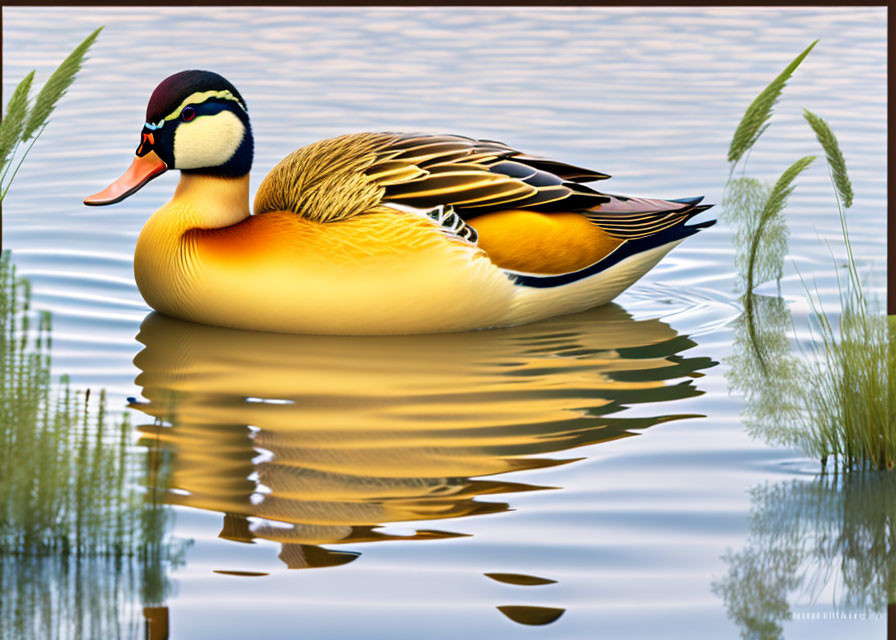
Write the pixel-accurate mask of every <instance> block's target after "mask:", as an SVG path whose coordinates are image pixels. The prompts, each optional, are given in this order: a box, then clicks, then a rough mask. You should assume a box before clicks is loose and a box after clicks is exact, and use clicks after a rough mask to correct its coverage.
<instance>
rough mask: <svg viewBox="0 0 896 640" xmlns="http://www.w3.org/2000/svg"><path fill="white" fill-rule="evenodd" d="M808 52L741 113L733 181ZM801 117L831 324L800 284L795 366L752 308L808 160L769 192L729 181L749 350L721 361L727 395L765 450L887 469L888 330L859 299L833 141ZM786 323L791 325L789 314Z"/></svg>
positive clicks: (893, 442)
mask: <svg viewBox="0 0 896 640" xmlns="http://www.w3.org/2000/svg"><path fill="white" fill-rule="evenodd" d="M816 42H817V41H816ZM814 46H815V43H812V45H810V46H809V47H808V48H807V49H806V50H805V51H803V52H802V53H801V54H800V55H799V56H797V58H796V59H795V60H794V61H793V62H791V64H790V65H788V67H787V68H786V69H785V70H784V72H782V74H781V75H779V76H778V77H777V78H776V79H775V80H774V81H773V82H772V83H771V84H770V85H769V86H768V87H767V88H766V89H765V90H764V91H763V92H762V93H761V94H760V96H759V97H757V99H756V100H755V101H754V102H753V104H751V105H750V107H749V108H748V109H747V112H746V113H745V115H744V118H743V120H742V121H741V124H740V125H739V126H738V129H737V131H736V133H735V136H734V139H733V140H732V143H731V149H732V150H733V151H732V152H731V153H729V161H730V162H731V171H732V173H733V171H734V167H735V166H736V164H737V163H738V161H739V160H740V158H741V157H742V156H743V155H744V153H746V152H748V151H749V150H750V149H751V148H752V146H753V144H754V143H755V142H756V140H757V139H758V138H759V135H761V133H762V131H764V130H765V127H767V126H768V124H767V123H768V120H769V119H770V117H771V107H772V105H773V104H774V102H775V100H777V98H778V96H779V95H780V93H781V89H782V88H783V86H784V84H783V83H784V81H785V80H786V79H787V78H789V77H790V75H791V74H792V73H793V71H795V70H796V67H797V66H798V65H799V63H800V62H802V60H803V59H804V58H805V57H806V55H807V54H808V53H809V51H811V49H812V47H814ZM760 98H761V99H760ZM804 117H805V119H806V121H807V122H808V124H809V126H810V127H811V129H812V130H813V131H814V132H815V135H816V138H817V140H818V142H819V144H820V145H821V147H822V149H823V151H824V152H825V158H826V161H827V166H828V170H829V174H830V178H831V183H832V185H833V188H834V195H835V201H836V204H837V209H838V212H839V215H840V223H841V229H842V233H843V244H844V247H845V250H846V256H847V260H846V277H845V278H843V279H840V278H839V277H838V285H839V297H840V309H841V311H840V315H839V322H837V323H835V319H834V318H832V317H831V316H830V315H828V314H827V313H826V311H825V310H824V307H823V305H822V302H821V299H820V296H819V295H818V294H817V293H813V292H811V291H810V290H809V288H808V286H807V287H806V292H807V296H808V299H809V303H810V307H811V310H812V314H811V318H810V323H811V326H810V329H811V330H812V341H811V343H810V344H809V345H801V347H802V351H803V354H802V355H803V357H802V358H799V359H797V358H795V357H794V356H793V354H791V353H790V350H789V349H788V348H786V346H785V347H782V345H781V344H779V343H780V342H781V340H782V339H783V340H784V341H785V342H784V344H785V345H786V344H787V339H786V336H785V334H784V332H783V329H781V328H780V327H779V328H777V329H773V330H768V328H767V327H763V323H767V322H768V321H769V318H768V317H765V318H763V316H762V314H761V313H759V312H757V308H756V305H757V303H758V302H760V301H762V300H763V299H764V298H765V297H764V296H757V295H756V294H754V293H753V289H754V288H755V286H756V285H757V284H759V283H761V282H764V281H768V280H771V279H780V277H781V275H782V273H783V263H784V257H785V255H786V253H787V236H788V234H789V230H788V227H787V222H786V220H785V218H784V209H785V207H786V203H787V199H788V197H789V196H790V194H791V193H792V191H793V189H794V184H793V183H794V180H795V179H796V178H797V177H798V176H799V174H800V173H801V172H802V171H803V170H805V169H806V168H807V167H808V166H809V164H811V162H812V160H813V159H814V157H813V156H807V157H805V158H801V159H800V160H797V161H796V162H795V163H794V164H793V165H791V166H790V167H789V168H788V169H787V170H786V171H784V173H783V174H782V175H781V177H780V178H779V179H778V181H777V182H776V184H775V185H774V186H770V185H765V184H763V183H761V182H760V181H758V180H755V179H753V178H749V177H738V178H730V179H729V181H728V183H727V184H726V188H725V196H724V198H723V205H724V208H725V211H724V214H723V215H724V216H725V217H726V218H727V219H728V220H729V221H730V222H731V223H732V225H733V227H734V229H735V232H734V240H735V246H736V248H737V252H736V256H735V265H736V266H737V268H738V271H739V273H740V283H739V284H740V285H741V286H743V287H744V295H743V298H742V300H743V304H744V316H743V319H742V320H743V328H742V329H743V332H742V334H741V335H742V337H743V336H746V338H747V340H746V342H747V344H748V345H749V353H748V354H746V355H744V354H745V351H744V350H743V349H741V350H740V352H739V354H738V353H736V354H735V355H734V356H733V357H732V358H731V359H730V360H729V362H730V363H731V364H732V365H733V370H732V373H731V375H730V379H731V382H732V386H733V387H739V388H741V389H744V390H745V392H746V393H747V395H748V398H747V405H748V408H750V410H751V411H752V412H753V413H756V414H757V415H759V416H760V417H759V419H758V420H755V421H754V427H755V425H756V424H759V425H760V427H759V428H753V429H752V431H753V432H754V433H755V432H760V433H763V434H764V435H766V437H767V438H768V439H769V440H770V441H773V442H780V443H784V444H796V445H799V446H801V447H802V448H803V449H804V450H805V452H806V453H807V454H808V455H810V456H812V457H816V458H818V459H820V460H821V462H822V465H826V463H827V461H828V459H830V458H833V459H834V460H835V461H836V466H837V467H839V468H843V469H849V468H860V467H870V468H878V469H892V468H893V467H894V461H896V424H894V420H896V393H894V385H896V374H893V373H892V372H894V371H896V360H894V358H896V332H894V331H893V330H891V329H890V328H888V323H887V318H886V316H885V315H884V314H883V313H882V311H881V310H880V308H879V304H878V303H877V301H872V300H869V299H868V298H867V296H866V295H865V293H864V287H863V281H862V278H861V274H860V273H859V270H858V267H857V265H856V261H855V258H854V256H853V252H852V247H851V244H850V240H849V231H848V226H847V220H846V215H845V213H844V211H845V209H847V208H849V207H850V206H851V205H852V201H853V197H854V194H853V189H852V184H851V182H850V180H849V175H848V172H847V170H846V162H845V160H844V157H843V154H842V152H841V150H840V146H839V144H838V142H837V138H836V136H835V135H834V133H833V131H832V130H831V128H830V126H829V125H828V124H827V122H825V121H824V119H823V118H821V117H819V116H817V115H816V114H814V113H812V112H810V111H808V110H805V112H804ZM757 122H758V123H759V124H758V125H757ZM744 132H746V133H744ZM734 151H736V153H734ZM778 315H780V313H779V314H778ZM786 315H787V318H788V320H789V312H788V313H787V314H786ZM892 326H893V320H892V319H891V320H890V327H892ZM738 369H739V370H738ZM748 380H749V382H748ZM748 428H750V423H748Z"/></svg>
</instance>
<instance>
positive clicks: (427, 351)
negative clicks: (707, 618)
mask: <svg viewBox="0 0 896 640" xmlns="http://www.w3.org/2000/svg"><path fill="white" fill-rule="evenodd" d="M138 340H139V341H140V342H142V343H143V344H144V345H145V348H144V350H143V351H142V352H141V353H140V354H138V356H137V357H136V358H135V364H136V365H137V366H138V367H139V368H140V369H141V371H142V373H141V374H140V375H139V376H138V378H137V384H139V385H141V386H142V388H143V396H144V397H145V398H146V399H147V400H148V402H146V403H141V404H139V405H137V406H138V407H139V409H140V410H142V411H144V412H145V413H147V414H148V415H150V416H152V417H153V418H154V423H153V424H151V425H145V426H142V427H140V429H141V431H142V432H143V433H144V434H145V435H146V437H147V438H150V437H151V438H152V439H153V442H156V443H158V444H159V446H160V447H162V448H163V449H164V450H166V451H167V452H169V453H170V455H171V459H172V468H171V476H170V478H171V482H170V489H172V490H173V491H169V492H168V493H167V494H166V497H165V500H166V501H167V502H169V503H174V504H184V505H188V506H192V507H198V508H202V509H210V510H214V511H218V512H221V513H223V514H225V517H224V523H223V526H222V531H221V536H222V537H225V538H229V539H233V540H237V541H240V542H250V541H252V540H253V539H256V538H263V539H268V540H272V541H276V542H278V543H280V544H281V545H282V552H281V554H280V558H281V560H282V561H283V562H284V563H285V564H286V565H287V566H289V567H290V568H301V567H316V566H332V565H336V564H342V563H344V562H348V561H351V560H353V559H354V558H355V557H356V554H354V553H353V552H341V551H340V552H336V551H332V550H328V549H324V548H323V546H322V545H326V544H348V543H359V542H370V541H381V540H409V539H416V540H423V539H434V538H444V537H449V536H457V535H463V533H461V532H457V531H446V530H442V529H441V528H415V529H414V530H412V531H410V532H407V533H402V534H399V533H389V532H387V531H385V530H383V525H385V524H387V523H394V522H420V521H426V520H446V519H456V518H459V517H465V516H473V515H479V514H485V513H496V512H501V511H506V510H508V509H509V505H508V503H507V502H504V501H498V500H495V499H493V498H492V496H495V495H499V494H509V493H512V492H520V491H534V490H542V489H547V488H548V487H540V486H534V485H530V484H526V483H522V482H514V481H513V480H512V479H510V478H509V477H507V476H506V475H505V474H507V473H508V472H513V471H520V470H525V469H533V468H539V467H548V466H553V465H558V464H564V463H568V462H571V461H573V460H576V459H579V458H578V457H576V456H574V455H573V456H569V455H567V456H561V457H556V454H559V453H563V452H567V451H569V450H571V449H573V448H576V447H580V446H584V445H590V444H594V443H598V442H606V441H609V440H614V439H618V438H625V437H630V436H632V435H636V433H637V432H638V430H640V429H644V428H647V427H650V426H652V425H654V424H658V423H660V422H665V421H669V420H674V419H676V418H681V417H684V416H682V415H674V414H662V415H655V416H653V417H637V418H636V417H631V418H626V417H617V416H616V415H614V414H617V413H619V412H620V411H622V410H623V409H625V408H626V407H627V406H629V405H632V404H650V403H656V402H665V401H669V400H674V399H679V398H686V397H691V396H695V395H698V394H700V393H701V392H700V391H699V390H698V389H697V388H696V387H695V386H694V382H693V380H692V379H691V377H697V376H699V375H700V374H699V373H697V372H698V371H699V370H700V369H704V368H707V367H709V366H712V365H714V364H715V363H714V362H712V361H711V360H710V359H708V358H705V357H682V356H681V355H678V354H679V353H680V352H681V351H684V350H686V349H689V348H691V347H693V346H695V344H694V343H693V342H692V341H691V340H689V339H688V338H687V337H685V336H679V335H677V334H676V332H675V331H674V330H673V329H672V328H671V327H669V326H668V325H666V324H664V323H662V322H660V321H658V320H645V321H636V320H633V319H632V318H631V317H630V316H629V315H628V314H627V313H626V312H625V311H624V310H622V309H621V308H620V307H618V306H615V305H609V306H606V307H604V308H601V309H596V310H593V311H590V312H587V313H584V314H577V315H575V316H568V317H565V318H558V319H554V320H552V321H547V322H543V323H538V324H535V325H528V326H525V327H517V328H513V329H505V330H498V331H485V332H473V333H464V334H446V335H436V336H391V337H376V338H367V337H339V336H326V337H322V336H284V335H277V334H264V333H251V332H244V331H236V330H230V329H225V328H219V327H206V326H201V325H195V324H190V323H186V322H181V321H177V320H173V319H170V318H166V317H164V316H161V315H158V314H152V315H150V316H148V317H147V319H146V320H145V321H144V323H143V326H142V327H141V331H140V334H139V335H138ZM158 420H162V421H163V423H164V426H159V425H158ZM147 444H149V442H147ZM253 517H254V518H258V520H254V519H253V520H251V521H250V520H249V518H253ZM458 525H459V523H458V522H457V520H454V521H453V523H452V525H451V528H454V527H456V526H458Z"/></svg>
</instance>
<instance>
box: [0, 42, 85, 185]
mask: <svg viewBox="0 0 896 640" xmlns="http://www.w3.org/2000/svg"><path fill="white" fill-rule="evenodd" d="M102 29H103V27H99V28H98V29H96V30H95V31H94V32H93V33H91V34H90V35H89V36H87V37H86V38H85V39H84V41H83V42H81V44H79V45H78V46H77V47H75V49H74V51H72V52H71V53H70V54H69V55H68V57H67V58H66V59H65V60H63V61H62V63H61V64H60V65H59V66H58V67H57V68H56V70H55V71H54V72H53V73H52V75H50V77H49V79H47V82H46V83H45V84H44V86H43V87H42V88H41V90H40V91H39V92H38V94H37V97H36V98H35V100H34V102H33V103H31V100H30V99H29V94H30V93H31V86H32V83H33V81H34V71H32V72H31V73H29V74H28V75H27V76H25V78H24V79H23V80H22V81H21V82H20V83H19V84H18V86H17V87H16V88H15V90H14V91H13V94H12V97H10V99H9V102H8V103H7V106H6V114H5V115H4V117H3V120H2V121H0V202H2V201H3V199H4V198H5V197H6V193H7V192H8V191H9V187H10V185H11V184H12V181H13V179H14V178H15V177H16V173H18V171H19V168H20V167H21V166H22V162H23V161H24V160H25V157H26V156H27V155H28V152H29V151H31V147H33V146H34V143H35V142H36V141H37V139H38V138H39V137H40V134H41V133H42V132H43V130H44V128H45V127H46V126H47V123H48V122H49V119H50V115H51V114H52V113H53V111H54V110H55V109H56V105H57V104H58V102H59V100H60V99H61V98H62V96H63V95H65V92H66V91H67V90H68V88H69V87H70V86H71V85H72V83H73V82H74V81H75V77H76V76H77V75H78V71H80V70H81V66H82V65H83V63H84V56H85V55H86V54H87V51H88V49H90V46H91V45H92V44H93V43H94V41H95V40H96V38H97V36H99V34H100V31H102ZM29 141H30V144H29V145H28V147H27V148H26V149H25V150H24V151H23V152H22V153H18V150H19V148H20V147H21V146H22V145H24V144H26V143H28V142H29ZM17 157H18V162H16V158H17ZM13 165H15V169H13V168H12V167H13ZM11 169H12V175H9V171H10V170H11ZM8 175H9V177H8V178H7V176H8Z"/></svg>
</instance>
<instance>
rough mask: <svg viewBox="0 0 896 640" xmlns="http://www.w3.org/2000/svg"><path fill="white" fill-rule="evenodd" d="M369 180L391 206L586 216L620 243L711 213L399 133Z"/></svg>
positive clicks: (490, 146)
mask: <svg viewBox="0 0 896 640" xmlns="http://www.w3.org/2000/svg"><path fill="white" fill-rule="evenodd" d="M367 175H368V176H370V178H371V179H373V180H374V181H376V182H377V183H379V184H381V185H382V186H384V187H385V193H384V195H383V200H384V201H386V202H396V203H399V204H404V205H410V206H414V207H420V208H431V207H437V206H439V205H446V206H451V207H452V208H453V209H454V211H455V212H456V213H457V214H458V215H459V216H460V217H461V218H462V219H465V220H466V219H470V218H472V217H476V216H480V215H484V214H487V213H492V212H495V211H503V210H507V209H522V210H529V211H536V212H539V213H558V212H574V213H581V214H582V215H584V216H586V217H587V218H588V219H589V220H590V221H591V222H592V223H594V224H595V225H597V226H599V227H600V228H601V229H603V230H604V231H606V232H607V233H608V234H609V235H611V236H614V237H616V238H620V239H637V238H644V237H647V236H650V235H652V234H655V233H658V232H660V231H663V230H664V229H667V228H669V227H672V226H676V225H679V224H682V223H683V222H685V221H686V220H688V219H689V218H691V217H692V216H694V215H696V214H697V213H699V212H701V211H705V210H706V209H708V208H709V207H708V206H698V205H699V202H700V201H701V200H702V198H690V199H684V200H660V199H653V198H630V197H626V196H621V195H612V194H607V193H602V192H599V191H596V190H595V189H592V188H591V187H589V186H586V185H585V184H584V183H586V182H594V181H597V180H604V179H606V178H609V177H610V176H609V175H607V174H606V173H602V172H599V171H593V170H591V169H585V168H582V167H577V166H574V165H570V164H565V163H562V162H557V161H555V160H550V159H547V158H540V157H537V156H531V155H527V154H524V153H522V152H521V151H518V150H516V149H513V148H512V147H509V146H507V145H505V144H504V143H502V142H497V141H495V140H475V139H472V138H466V137H463V136H457V135H399V136H398V137H397V138H396V139H395V140H394V141H392V142H390V144H388V145H387V146H386V147H385V148H384V149H383V150H382V151H381V153H380V157H379V158H378V160H377V161H376V162H374V163H373V164H372V165H371V166H370V167H369V168H368V169H367Z"/></svg>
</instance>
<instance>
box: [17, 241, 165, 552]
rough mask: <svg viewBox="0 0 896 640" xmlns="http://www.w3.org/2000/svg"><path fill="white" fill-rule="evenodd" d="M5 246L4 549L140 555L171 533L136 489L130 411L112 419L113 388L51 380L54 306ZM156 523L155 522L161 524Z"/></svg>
mask: <svg viewBox="0 0 896 640" xmlns="http://www.w3.org/2000/svg"><path fill="white" fill-rule="evenodd" d="M36 318H37V324H36V326H32V324H33V321H34V319H35V316H34V314H33V313H32V312H31V309H30V287H29V286H28V284H27V281H25V280H23V279H20V278H18V277H16V273H15V267H14V266H13V265H12V264H11V260H10V254H9V252H3V253H2V254H0V359H2V375H0V467H2V468H3V469H5V470H6V472H5V478H4V480H3V482H2V483H0V522H2V523H3V527H2V529H0V554H15V555H25V556H43V555H59V556H113V557H122V556H135V555H138V556H139V555H141V554H146V553H149V552H150V550H151V548H154V547H157V546H158V544H159V540H160V539H161V537H162V536H163V534H164V529H165V528H164V527H160V526H158V522H157V520H158V517H159V516H157V515H153V513H154V512H153V510H152V507H151V505H147V504H146V502H145V501H144V499H143V496H142V495H141V494H140V493H139V492H137V491H136V489H135V488H134V486H135V485H136V478H135V476H136V475H137V474H138V473H140V471H139V462H138V460H137V459H136V458H135V456H134V452H133V451H132V450H131V448H132V447H131V442H132V441H131V436H132V431H131V425H130V423H129V419H128V416H127V414H125V415H124V416H123V417H122V418H121V419H120V420H118V421H111V420H110V419H109V416H108V414H107V411H106V397H105V392H104V391H100V393H99V394H96V395H95V396H94V397H93V398H91V394H90V391H89V390H88V391H86V392H84V393H80V392H75V391H73V390H72V389H71V388H70V385H69V383H68V380H67V379H65V378H64V377H63V379H62V380H61V381H60V384H59V385H58V388H57V387H55V385H53V384H51V377H50V346H51V343H50V332H51V319H50V315H49V314H47V313H42V314H39V315H38V316H36ZM153 523H155V524H153Z"/></svg>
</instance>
